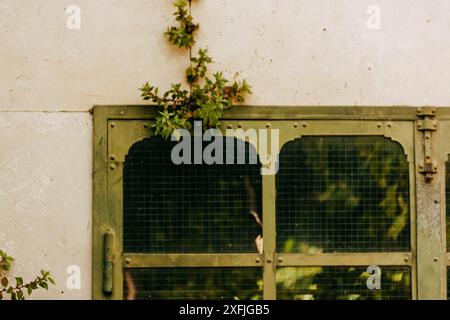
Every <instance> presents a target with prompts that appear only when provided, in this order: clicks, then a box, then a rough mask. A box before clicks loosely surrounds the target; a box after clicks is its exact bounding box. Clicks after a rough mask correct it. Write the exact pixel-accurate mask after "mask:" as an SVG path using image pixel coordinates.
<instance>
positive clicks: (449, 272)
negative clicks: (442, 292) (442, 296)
mask: <svg viewBox="0 0 450 320" xmlns="http://www.w3.org/2000/svg"><path fill="white" fill-rule="evenodd" d="M447 300H450V268H447Z"/></svg>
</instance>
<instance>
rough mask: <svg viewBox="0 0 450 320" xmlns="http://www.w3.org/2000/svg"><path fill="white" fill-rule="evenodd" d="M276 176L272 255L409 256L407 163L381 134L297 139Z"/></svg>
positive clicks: (396, 146) (285, 151)
mask: <svg viewBox="0 0 450 320" xmlns="http://www.w3.org/2000/svg"><path fill="white" fill-rule="evenodd" d="M279 164H280V166H279V171H278V174H277V176H276V188H277V199H276V208H277V216H276V228H277V250H278V252H283V253H333V252H347V253H351V252H395V251H401V252H403V251H409V250H410V247H411V244H410V237H411V235H410V230H411V228H410V200H409V199H410V197H409V176H408V172H409V169H408V162H407V158H406V155H405V154H404V151H403V149H402V147H401V145H400V144H398V143H397V142H394V141H392V140H390V139H387V138H384V137H381V136H305V137H302V138H300V139H296V140H293V141H290V142H288V143H286V144H285V145H284V146H283V148H282V150H281V152H280V157H279Z"/></svg>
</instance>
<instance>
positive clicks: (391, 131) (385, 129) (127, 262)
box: [93, 106, 450, 299]
mask: <svg viewBox="0 0 450 320" xmlns="http://www.w3.org/2000/svg"><path fill="white" fill-rule="evenodd" d="M156 112H157V110H156V108H154V107H148V106H109V107H108V106H100V107H95V108H94V226H93V233H94V234H93V297H94V298H95V299H107V298H114V299H121V298H122V277H123V276H122V267H131V268H134V267H136V268H137V267H172V266H173V267H175V266H179V267H181V266H185V267H195V266H213V267H214V266H217V267H219V266H242V267H249V266H263V267H264V298H265V299H275V298H276V278H275V276H276V267H277V266H307V265H314V266H315V265H329V266H338V265H354V266H356V265H369V264H377V265H384V266H388V265H391V266H409V267H411V269H412V279H413V281H412V291H413V298H419V299H441V298H442V299H443V298H445V297H446V288H445V280H446V266H447V265H450V260H449V258H448V255H446V253H445V252H446V248H445V223H444V221H445V220H444V214H445V211H444V210H445V208H444V205H443V203H444V200H443V199H444V192H445V184H444V179H443V176H442V175H443V174H444V170H443V169H442V170H441V169H439V168H443V166H444V165H445V161H447V158H448V154H449V153H450V139H448V136H449V135H450V121H441V120H445V119H447V120H450V108H441V109H438V110H436V112H435V113H432V114H435V119H437V120H439V129H438V131H437V134H435V135H432V136H430V138H429V140H430V143H431V144H432V145H433V146H438V147H436V148H430V152H431V157H432V158H433V159H437V160H438V163H437V166H438V169H439V170H438V175H435V178H434V179H433V181H431V182H430V183H426V182H425V179H423V178H421V177H420V175H419V170H420V168H419V166H416V164H417V163H422V162H423V161H424V160H425V157H426V155H425V153H424V152H423V150H424V140H423V139H422V137H423V136H422V131H419V128H418V124H419V122H418V120H423V119H417V115H418V113H417V112H418V111H417V110H416V109H415V108H408V107H387V108H377V107H367V108H363V107H361V108H355V107H277V108H272V107H240V108H235V109H234V110H233V111H231V112H229V113H227V115H226V119H224V125H223V127H222V129H223V130H225V129H226V128H243V129H246V128H254V129H258V128H266V129H268V128H270V129H279V130H280V146H279V148H281V147H282V145H283V143H285V142H287V141H290V140H292V139H296V138H301V137H302V136H307V135H379V136H385V137H387V138H390V139H392V140H393V141H396V142H398V143H400V144H401V146H402V147H403V150H404V152H405V154H406V155H407V158H408V162H409V164H410V166H409V167H410V201H411V202H410V212H411V217H410V219H411V252H398V253H396V252H395V253H367V254H366V253H361V254H359V253H358V254H345V253H343V254H317V255H305V254H276V252H275V248H276V246H275V244H276V226H275V214H276V213H275V209H276V206H275V200H276V199H275V194H276V190H275V177H274V176H271V175H267V176H264V177H263V221H264V223H263V235H264V237H263V242H264V252H263V255H262V256H261V255H258V254H250V253H249V254H231V255H230V254H224V255H222V254H211V255H210V254H204V255H190V254H177V255H173V254H172V255H171V254H169V255H145V254H143V255H135V254H125V256H122V234H121V233H122V191H123V190H122V167H123V161H124V157H125V155H126V154H127V152H128V150H129V148H130V147H131V145H133V144H134V143H136V142H137V141H139V140H142V139H143V138H145V137H149V136H151V132H150V130H151V129H150V128H149V126H150V124H151V121H152V119H153V118H154V116H155V115H156V114H157V113H156ZM422 112H423V114H429V112H432V111H431V110H428V109H422ZM112 124H113V125H112ZM431 125H433V123H431ZM426 127H427V125H425V124H424V123H422V128H426ZM417 176H419V178H421V179H416V177H417ZM416 212H417V217H416ZM107 229H111V230H112V231H113V232H114V234H115V235H116V237H117V239H116V241H115V244H114V253H115V255H114V257H115V258H114V262H115V267H114V285H115V288H118V290H116V289H114V293H113V295H111V296H110V297H108V296H107V295H105V294H104V293H103V292H102V285H101V283H102V259H103V255H102V253H103V252H102V246H103V238H102V235H103V234H104V233H105V232H106V230H107Z"/></svg>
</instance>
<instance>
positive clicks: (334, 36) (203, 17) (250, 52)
mask: <svg viewBox="0 0 450 320" xmlns="http://www.w3.org/2000/svg"><path fill="white" fill-rule="evenodd" d="M70 5H78V6H79V8H80V9H81V29H80V30H70V29H68V28H67V26H66V23H67V18H68V14H67V13H66V12H65V9H66V8H67V7H68V6H70ZM371 5H376V6H378V8H379V9H380V10H381V11H380V13H381V15H380V17H381V20H380V21H381V24H380V28H379V29H369V28H368V27H367V20H368V19H369V18H370V17H371V16H370V14H368V13H367V9H368V7H369V6H371ZM193 12H194V16H195V18H196V19H197V21H199V22H200V23H201V27H202V29H201V32H200V34H199V37H198V45H197V47H199V46H202V47H203V46H207V47H208V48H209V50H210V53H211V54H212V56H213V57H214V59H215V61H216V64H215V65H214V67H213V69H215V70H219V69H225V70H230V71H233V73H230V74H229V75H230V76H233V74H234V71H237V72H239V73H240V74H241V75H242V76H243V77H245V78H247V79H248V81H249V82H250V84H251V85H252V86H253V91H254V95H253V97H251V98H250V99H249V100H248V103H249V104H257V105H350V106H352V105H414V106H417V105H438V106H448V105H450V90H448V89H447V84H448V82H449V80H450V68H449V66H450V19H449V15H450V2H449V1H447V0H427V1H421V0H227V1H225V0H194V3H193ZM171 13H172V8H171V6H170V1H168V0H150V1H149V0H127V1H123V0H33V1H30V0H0V150H1V152H0V248H3V249H5V250H7V251H8V252H9V253H10V254H11V255H14V256H15V257H16V263H15V268H14V270H13V272H17V273H21V274H25V277H31V276H33V275H34V274H35V273H36V272H39V270H40V268H41V267H42V268H47V269H49V270H50V271H52V273H53V274H54V276H55V278H56V280H57V283H58V285H57V288H53V289H52V290H51V291H50V292H49V293H39V294H37V295H36V297H37V298H71V299H72V298H73V299H89V298H90V296H91V283H90V282H91V281H90V279H91V274H90V270H91V224H90V221H91V215H92V209H91V208H92V178H91V176H92V119H91V115H90V114H89V113H88V110H89V109H90V108H91V107H92V105H94V104H136V103H141V100H140V98H139V92H138V91H137V88H138V87H139V86H140V85H141V84H142V83H143V82H145V81H147V80H151V81H153V82H154V83H156V84H159V85H160V86H161V87H162V89H166V88H168V86H169V84H170V83H171V82H178V81H182V79H183V73H184V68H185V67H186V65H187V63H188V58H187V55H186V54H185V53H183V51H182V50H176V49H173V48H172V47H171V46H170V45H168V44H167V43H166V42H165V40H164V39H163V37H162V32H163V31H164V30H165V29H166V28H167V26H168V25H169V24H171V23H172V18H171ZM70 265H78V266H79V267H80V270H81V276H82V277H81V279H82V286H81V289H80V290H69V289H68V288H67V286H66V280H67V277H68V276H69V275H68V274H67V273H66V270H67V267H68V266H70Z"/></svg>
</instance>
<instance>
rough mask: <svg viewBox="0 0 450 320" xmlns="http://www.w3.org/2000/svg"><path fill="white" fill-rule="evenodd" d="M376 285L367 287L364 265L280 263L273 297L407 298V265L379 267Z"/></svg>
mask: <svg viewBox="0 0 450 320" xmlns="http://www.w3.org/2000/svg"><path fill="white" fill-rule="evenodd" d="M380 268H381V277H380V285H381V288H380V289H378V290H377V289H369V287H368V286H367V279H368V277H369V276H370V275H371V274H373V273H371V274H369V273H368V272H367V267H284V268H279V269H277V299H289V300H292V299H295V300H409V299H411V273H410V269H409V268H398V267H380ZM370 283H372V282H370Z"/></svg>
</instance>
